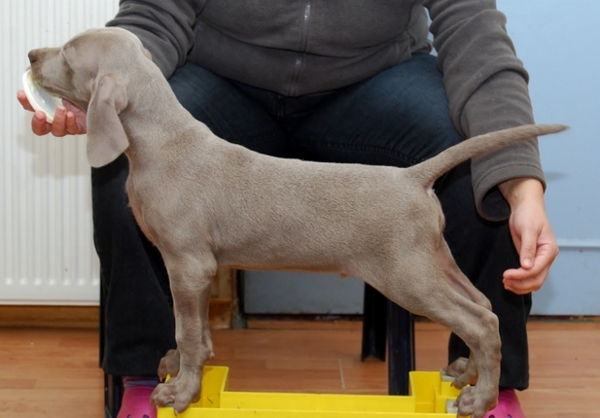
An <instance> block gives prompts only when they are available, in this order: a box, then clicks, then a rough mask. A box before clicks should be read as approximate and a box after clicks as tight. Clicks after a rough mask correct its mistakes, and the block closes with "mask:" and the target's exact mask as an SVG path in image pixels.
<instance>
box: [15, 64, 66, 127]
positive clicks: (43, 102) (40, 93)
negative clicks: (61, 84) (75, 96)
mask: <svg viewBox="0 0 600 418" xmlns="http://www.w3.org/2000/svg"><path fill="white" fill-rule="evenodd" d="M23 90H25V95H26V96H27V100H29V103H30V104H31V107H33V108H34V109H35V110H41V111H42V112H44V113H45V114H46V121H47V122H48V123H52V121H53V120H54V114H55V113H56V108H57V107H58V106H60V105H62V98H60V97H57V96H54V95H52V94H50V93H48V92H47V91H46V90H44V89H43V88H42V87H41V86H40V85H39V84H38V83H37V82H36V81H35V80H34V79H33V74H32V73H31V70H27V71H26V72H25V74H23Z"/></svg>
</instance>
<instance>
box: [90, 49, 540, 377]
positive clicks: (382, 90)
mask: <svg viewBox="0 0 600 418" xmlns="http://www.w3.org/2000/svg"><path fill="white" fill-rule="evenodd" d="M169 82H170V84H171V87H172V89H173V91H174V92H175V94H176V95H177V97H178V99H179V101H180V102H181V103H182V104H183V106H184V107H185V108H186V109H188V111H190V113H192V115H194V117H195V118H196V119H198V120H200V121H202V122H204V123H205V124H206V125H208V127H209V128H210V129H211V130H212V131H213V132H214V133H215V134H216V135H218V136H220V137H221V138H224V139H226V140H227V141H230V142H233V143H236V144H240V145H243V146H245V147H247V148H250V149H252V150H254V151H257V152H261V153H264V154H269V155H273V156H278V157H284V158H301V159H305V160H313V161H328V162H342V163H362V164H378V165H392V166H398V167H406V166H410V165H413V164H415V163H418V162H419V161H422V160H424V159H427V158H429V157H431V156H433V155H435V154H437V153H439V152H440V151H442V150H443V149H445V148H447V147H450V146H451V145H453V144H456V143H458V142H460V141H461V140H462V138H461V137H460V135H459V134H458V133H457V131H456V130H455V128H454V126H453V125H452V122H451V120H450V117H449V110H448V103H447V98H446V94H445V91H444V87H443V84H442V76H441V74H440V72H439V71H438V69H437V67H436V62H435V58H434V57H433V56H431V55H424V54H419V55H415V56H414V57H413V59H411V60H410V61H408V62H405V63H402V64H400V65H397V66H395V67H392V68H390V69H388V70H386V71H383V72H381V73H380V74H378V75H376V76H374V77H372V78H370V79H367V80H364V81H362V82H360V83H357V84H354V85H351V86H348V87H345V88H342V89H339V90H335V91H330V92H325V93H321V94H314V95H308V96H302V97H284V96H281V95H279V94H276V93H273V92H269V91H265V90H261V89H256V88H253V87H250V86H246V85H242V84H239V83H236V82H233V81H230V80H226V79H223V78H222V77H219V76H217V75H215V74H213V73H211V72H209V71H207V70H205V69H203V68H201V67H199V66H197V65H194V64H187V65H185V66H184V67H182V68H180V69H179V70H178V71H177V72H176V73H175V74H174V75H173V76H172V77H171V79H170V80H169ZM127 170H128V164H127V160H126V158H125V157H124V156H121V157H120V158H119V159H118V160H116V161H115V162H114V163H112V164H110V165H108V166H106V167H102V168H99V169H94V170H93V172H92V190H93V212H94V229H95V230H94V237H95V244H96V249H97V252H98V255H99V257H100V266H101V272H100V273H101V281H102V286H101V287H102V295H101V305H102V327H103V329H102V335H103V341H102V352H101V357H102V359H101V360H102V366H103V368H104V369H105V371H106V372H107V373H110V374H114V375H153V374H155V371H156V368H157V365H158V361H159V359H160V358H161V357H162V356H163V354H164V353H165V352H166V350H167V349H169V348H172V347H174V345H175V342H174V323H173V315H172V311H171V302H172V300H171V296H170V293H169V286H168V278H167V273H166V271H165V268H164V265H163V264H162V260H161V257H160V254H159V253H158V251H157V250H156V249H155V248H154V247H153V246H152V245H151V244H150V243H149V242H148V241H147V240H146V238H145V237H144V236H143V234H142V233H141V232H140V230H139V228H138V227H137V225H136V224H135V221H134V219H133V216H132V214H131V212H130V210H129V208H128V206H127V197H126V195H125V191H124V183H125V179H126V177H127ZM435 190H436V193H437V195H438V197H439V199H440V201H441V203H442V207H443V209H444V212H445V215H446V222H447V226H446V231H445V236H446V239H447V241H448V244H449V246H450V248H451V250H452V252H453V254H454V257H455V258H456V261H457V263H458V265H459V266H460V267H461V269H462V270H463V272H464V273H465V274H466V275H467V276H468V277H469V278H470V279H471V280H472V281H473V283H474V284H475V285H476V286H477V287H478V288H479V289H480V290H481V291H482V292H483V293H484V294H486V296H487V297H488V298H489V299H490V300H491V302H492V306H493V309H494V312H495V313H496V314H497V315H498V317H499V319H500V332H501V337H502V342H503V345H502V376H501V387H504V388H517V389H524V388H526V387H527V385H528V380H529V374H528V373H529V371H528V348H527V336H526V329H525V325H526V321H527V317H528V315H529V311H530V307H531V297H530V296H529V295H527V296H517V295H515V294H513V293H511V292H507V291H506V290H504V288H503V286H502V272H503V271H504V270H505V269H507V268H510V267H515V266H518V264H519V259H518V255H517V253H516V251H515V249H514V246H513V244H512V240H511V237H510V233H509V230H508V226H507V223H506V222H499V223H491V222H487V221H485V220H483V219H482V218H481V217H480V216H479V215H478V214H477V213H476V210H475V204H474V201H473V192H472V187H471V176H470V166H469V163H464V164H462V165H460V166H458V167H457V168H455V169H454V170H452V171H451V172H449V173H447V174H446V175H444V176H443V177H442V178H440V179H439V180H438V181H437V182H436V185H435ZM358 350H359V347H358V346H357V355H358ZM468 353H469V351H468V349H467V347H466V346H465V345H464V343H463V342H462V341H460V340H459V339H458V338H457V337H455V336H452V337H451V338H450V342H449V359H448V360H449V361H453V360H454V359H456V358H457V357H459V356H463V357H468Z"/></svg>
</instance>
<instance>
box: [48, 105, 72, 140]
mask: <svg viewBox="0 0 600 418" xmlns="http://www.w3.org/2000/svg"><path fill="white" fill-rule="evenodd" d="M66 124H67V109H66V108H65V107H64V106H58V107H57V108H56V113H55V114H54V120H53V121H52V128H51V132H52V135H54V136H57V137H62V136H65V135H66V134H67V133H68V132H67V127H66Z"/></svg>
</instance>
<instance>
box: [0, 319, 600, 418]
mask: <svg viewBox="0 0 600 418" xmlns="http://www.w3.org/2000/svg"><path fill="white" fill-rule="evenodd" d="M360 327H361V325H360V323H356V322H341V323H331V322H327V323H323V322H319V323H314V322H301V323H298V322H294V323H290V322H263V321H260V322H259V321H254V322H251V323H250V327H249V329H247V330H220V331H215V332H214V336H213V338H214V343H215V347H216V358H215V359H214V361H213V364H219V365H226V366H229V367H230V380H229V381H230V385H229V387H230V390H249V391H290V392H292V391H301V392H330V393H353V394H355V393H369V394H372V393H376V394H384V393H386V390H387V381H386V380H387V372H386V366H385V364H384V363H382V362H379V361H376V360H369V361H366V362H364V363H361V362H360V361H359V352H360V329H361V328H360ZM529 328H530V333H529V336H530V338H529V340H530V352H531V388H530V389H529V390H527V391H525V392H523V393H521V394H520V399H521V403H522V405H523V407H524V410H525V412H526V414H527V416H528V417H529V418H541V417H561V418H564V417H569V418H572V417H596V416H598V415H599V414H600V323H598V322H589V323H585V322H566V323H565V322H539V321H534V322H532V323H531V324H530V326H529ZM416 330H417V331H416V344H417V355H416V358H417V368H418V369H419V370H437V369H439V368H440V367H442V366H443V365H444V363H445V356H446V354H445V347H446V340H447V336H448V332H447V331H446V330H444V329H443V328H441V327H439V326H437V325H435V324H430V323H417V325H416ZM59 416H60V417H87V418H102V417H103V381H102V372H101V371H100V369H99V368H98V334H97V332H96V331H95V330H94V329H27V328H0V417H2V418H5V417H7V418H8V417H11V418H14V417H28V418H41V417H59Z"/></svg>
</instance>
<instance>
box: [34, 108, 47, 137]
mask: <svg viewBox="0 0 600 418" xmlns="http://www.w3.org/2000/svg"><path fill="white" fill-rule="evenodd" d="M31 130H32V131H33V133H34V134H36V135H39V136H42V135H46V134H47V133H50V132H51V130H52V126H51V125H50V124H49V123H48V122H47V121H46V114H45V113H44V112H42V111H40V110H38V111H36V112H35V113H34V114H33V118H32V119H31Z"/></svg>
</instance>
